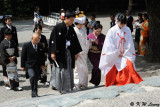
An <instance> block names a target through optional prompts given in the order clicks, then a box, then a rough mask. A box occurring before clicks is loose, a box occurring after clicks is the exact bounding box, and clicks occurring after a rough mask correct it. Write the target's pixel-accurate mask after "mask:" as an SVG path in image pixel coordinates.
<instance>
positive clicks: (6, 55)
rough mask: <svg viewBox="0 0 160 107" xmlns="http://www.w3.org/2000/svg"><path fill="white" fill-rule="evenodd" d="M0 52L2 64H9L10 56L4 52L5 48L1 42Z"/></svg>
mask: <svg viewBox="0 0 160 107" xmlns="http://www.w3.org/2000/svg"><path fill="white" fill-rule="evenodd" d="M0 50H1V55H2V60H3V61H2V62H3V63H4V65H6V64H9V63H10V60H9V57H10V56H9V55H8V53H7V52H6V47H5V44H4V43H3V42H2V43H1V45H0Z"/></svg>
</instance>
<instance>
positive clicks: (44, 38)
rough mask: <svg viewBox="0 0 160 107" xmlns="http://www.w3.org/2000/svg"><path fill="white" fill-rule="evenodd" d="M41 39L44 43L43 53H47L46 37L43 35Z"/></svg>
mask: <svg viewBox="0 0 160 107" xmlns="http://www.w3.org/2000/svg"><path fill="white" fill-rule="evenodd" d="M43 41H44V44H45V47H44V51H45V53H48V43H47V39H46V37H45V36H43Z"/></svg>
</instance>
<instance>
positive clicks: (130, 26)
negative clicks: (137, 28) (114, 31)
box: [127, 16, 133, 32]
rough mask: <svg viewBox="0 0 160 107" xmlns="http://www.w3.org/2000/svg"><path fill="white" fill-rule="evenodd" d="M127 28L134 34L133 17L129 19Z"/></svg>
mask: <svg viewBox="0 0 160 107" xmlns="http://www.w3.org/2000/svg"><path fill="white" fill-rule="evenodd" d="M127 26H128V27H129V28H130V30H131V32H133V17H132V16H129V17H128V19H127Z"/></svg>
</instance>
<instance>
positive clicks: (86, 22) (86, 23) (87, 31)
mask: <svg viewBox="0 0 160 107" xmlns="http://www.w3.org/2000/svg"><path fill="white" fill-rule="evenodd" d="M88 23H89V21H88V19H87V18H86V21H85V24H84V25H85V28H86V33H87V35H88V34H89V28H88V27H87V25H88Z"/></svg>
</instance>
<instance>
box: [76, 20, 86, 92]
mask: <svg viewBox="0 0 160 107" xmlns="http://www.w3.org/2000/svg"><path fill="white" fill-rule="evenodd" d="M85 20H86V17H78V18H75V25H76V27H74V30H75V32H76V34H77V37H78V40H79V42H80V45H81V47H82V52H80V53H79V54H78V58H77V60H76V62H75V69H74V83H75V89H77V90H81V89H85V88H87V85H88V66H87V55H88V50H89V43H88V40H87V34H86V31H85V28H84V23H85Z"/></svg>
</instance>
